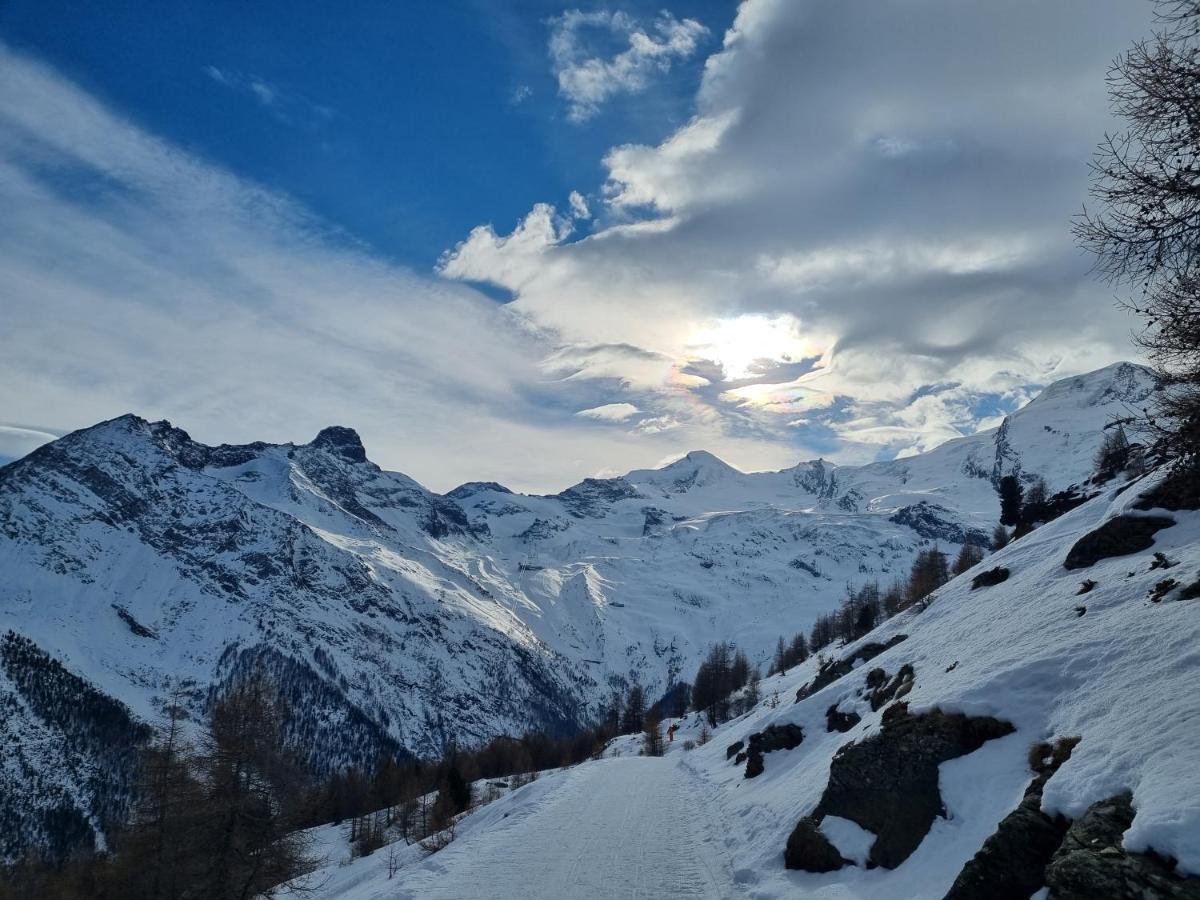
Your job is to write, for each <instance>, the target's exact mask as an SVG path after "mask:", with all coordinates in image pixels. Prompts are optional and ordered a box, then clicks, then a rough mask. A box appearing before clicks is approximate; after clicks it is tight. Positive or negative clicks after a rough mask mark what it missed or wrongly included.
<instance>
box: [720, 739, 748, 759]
mask: <svg viewBox="0 0 1200 900" xmlns="http://www.w3.org/2000/svg"><path fill="white" fill-rule="evenodd" d="M745 746H746V743H745V741H736V742H734V743H732V744H730V745H729V746H728V747H726V748H725V758H726V759H733V757H734V756H735V755H737V753H738V752H739V751H741V749H742V748H743V747H745Z"/></svg>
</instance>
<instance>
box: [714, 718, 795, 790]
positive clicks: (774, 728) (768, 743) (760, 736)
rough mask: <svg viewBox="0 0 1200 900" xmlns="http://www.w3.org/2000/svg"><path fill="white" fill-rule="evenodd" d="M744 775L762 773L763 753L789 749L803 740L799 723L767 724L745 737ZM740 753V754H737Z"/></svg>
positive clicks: (749, 775) (750, 776)
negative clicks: (746, 743)
mask: <svg viewBox="0 0 1200 900" xmlns="http://www.w3.org/2000/svg"><path fill="white" fill-rule="evenodd" d="M747 740H748V741H749V746H748V747H747V754H746V755H747V759H746V777H747V778H754V777H755V776H757V775H761V774H762V773H763V754H764V753H772V752H774V751H775V750H791V749H792V748H794V747H799V746H800V744H801V742H802V741H803V740H804V730H803V729H802V728H801V727H800V726H799V725H793V724H791V723H788V724H785V725H768V726H767V727H766V728H764V729H763V730H762V731H756V732H755V733H754V734H752V735H750V737H749V738H748V739H747ZM727 752H728V751H727ZM739 755H740V754H739Z"/></svg>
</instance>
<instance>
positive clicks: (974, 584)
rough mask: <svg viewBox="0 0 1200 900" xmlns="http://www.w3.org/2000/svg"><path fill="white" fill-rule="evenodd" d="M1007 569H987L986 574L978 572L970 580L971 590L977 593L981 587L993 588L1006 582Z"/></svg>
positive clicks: (998, 567) (999, 567) (997, 567)
mask: <svg viewBox="0 0 1200 900" xmlns="http://www.w3.org/2000/svg"><path fill="white" fill-rule="evenodd" d="M1008 574H1009V573H1008V569H1005V568H1002V567H1001V566H996V568H994V569H988V570H987V571H986V572H980V573H979V574H978V575H976V576H975V577H974V578H972V579H971V590H973V591H977V590H979V588H981V587H994V586H995V585H997V584H1001V583H1002V582H1005V581H1008Z"/></svg>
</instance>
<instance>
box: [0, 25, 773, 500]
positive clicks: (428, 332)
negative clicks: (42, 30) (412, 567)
mask: <svg viewBox="0 0 1200 900" xmlns="http://www.w3.org/2000/svg"><path fill="white" fill-rule="evenodd" d="M0 209H3V210H4V211H5V221H4V225H5V227H4V228H3V229H0V323H2V325H0V421H3V422H6V423H9V424H8V425H6V426H5V427H4V428H3V429H0V455H13V456H17V455H22V454H23V453H25V452H28V450H30V449H32V448H33V446H35V445H36V444H37V443H40V442H41V441H42V440H44V439H46V435H47V434H49V435H54V434H60V433H64V432H66V431H70V430H73V429H76V428H82V427H86V426H88V425H91V424H94V423H95V422H97V421H100V420H102V419H107V418H112V417H114V416H117V415H121V414H122V413H126V412H135V413H138V414H140V415H143V416H145V417H147V418H151V419H158V418H168V419H170V420H172V421H173V422H174V423H175V424H177V425H179V426H180V427H183V428H185V429H187V430H188V431H189V432H190V433H191V434H192V435H193V436H194V437H195V438H197V439H198V440H202V441H206V442H209V443H221V442H241V441H250V440H267V441H306V440H310V439H311V438H312V437H313V436H314V435H315V434H316V432H317V431H318V430H319V429H321V428H322V427H324V426H326V425H330V424H344V425H349V426H352V427H355V428H357V429H358V430H359V431H360V432H361V433H362V436H363V439H364V442H365V444H366V447H367V452H368V454H369V455H370V457H371V458H372V459H373V460H375V461H376V462H378V463H380V464H381V465H384V466H386V467H388V468H393V469H397V470H400V471H404V472H407V473H409V474H411V475H413V476H414V477H416V478H418V479H420V480H422V481H423V482H425V483H427V484H429V485H430V486H431V487H434V488H438V489H448V488H450V487H453V486H454V485H455V484H457V483H459V482H462V481H466V480H469V479H485V480H496V481H500V482H502V483H506V484H509V485H510V486H512V487H514V488H517V489H527V490H536V491H543V490H558V489H561V488H562V487H564V486H566V485H568V484H571V483H573V482H575V481H577V480H578V479H579V478H581V477H583V476H584V475H586V474H588V473H590V472H594V471H597V470H600V469H604V468H610V469H616V470H618V471H628V470H629V469H633V468H639V467H644V466H646V465H649V464H650V463H652V462H653V461H654V460H656V459H659V458H661V457H663V456H665V455H668V454H671V453H678V452H682V451H684V450H687V449H688V448H690V447H694V446H709V447H713V448H714V449H715V450H716V451H717V452H721V453H722V454H723V455H727V456H729V458H732V459H738V460H739V461H741V462H742V463H743V464H745V465H765V466H781V465H784V464H786V463H788V462H789V461H792V458H793V456H794V453H795V451H794V450H793V449H792V448H789V447H783V446H779V445H763V444H762V443H761V442H758V441H754V440H750V439H740V438H736V437H734V438H730V437H728V436H726V435H725V434H724V433H723V431H722V429H721V428H720V425H719V423H717V422H712V421H701V420H697V419H695V418H694V417H689V418H687V419H686V421H685V422H684V424H681V425H680V426H679V427H677V428H672V429H667V430H662V431H657V432H653V433H651V432H649V431H647V432H646V433H641V434H631V433H630V431H629V430H628V429H624V428H606V429H597V428H596V427H595V423H594V422H593V421H590V420H589V419H588V417H579V416H576V415H575V413H576V412H577V411H578V410H581V409H595V408H598V407H603V406H605V405H609V404H612V403H614V402H618V401H621V402H629V403H631V405H636V407H637V408H638V409H639V410H645V411H646V413H647V414H648V415H650V416H653V417H660V418H661V417H665V416H668V415H670V414H671V405H670V403H669V402H661V403H660V402H659V399H658V398H657V396H656V395H654V394H653V393H646V392H644V391H640V390H638V389H635V388H633V387H632V386H630V387H622V385H621V379H622V377H623V374H621V373H626V372H628V371H630V370H631V369H634V370H636V371H637V372H638V378H639V379H640V380H641V381H642V382H645V383H655V382H657V383H661V381H662V379H663V378H665V377H667V375H668V374H669V373H670V362H669V361H668V360H665V359H663V358H661V357H659V356H656V355H655V354H653V353H648V352H646V351H644V350H642V349H640V348H636V347H622V346H619V345H604V344H601V343H598V342H596V341H588V342H584V343H578V342H574V343H573V342H569V341H564V340H563V339H562V338H561V336H560V335H559V334H558V333H557V332H556V331H555V330H554V329H553V328H551V327H548V326H547V325H546V324H545V323H542V322H538V321H536V320H535V319H534V318H533V317H531V316H530V315H529V314H528V313H527V312H526V311H525V310H522V309H519V308H516V307H511V306H505V305H497V304H496V303H495V302H494V301H493V300H492V299H490V298H489V297H486V296H484V295H482V294H480V293H478V292H476V291H474V290H472V289H470V288H468V287H466V286H464V285H458V284H453V283H450V282H447V281H445V280H443V279H439V278H430V277H425V276H423V275H418V274H415V273H413V272H411V271H409V270H406V269H403V268H399V267H397V266H394V265H392V264H390V263H388V262H385V261H383V260H381V259H379V258H378V257H375V256H373V255H371V254H370V253H369V252H368V251H367V250H365V249H364V248H362V247H360V246H357V245H355V244H354V243H352V242H350V241H349V240H348V239H347V238H346V236H345V235H344V234H342V233H340V232H336V231H333V230H332V229H330V228H328V227H327V226H326V225H325V224H324V223H322V222H321V221H319V220H317V219H315V218H314V217H312V216H311V215H310V214H309V213H307V212H306V211H305V210H304V209H303V208H301V207H299V206H298V205H297V204H296V203H295V202H293V201H292V200H290V199H289V198H287V197H285V196H281V195H279V194H276V193H273V192H270V191H267V190H264V189H263V188H261V187H260V186H257V185H255V184H253V183H251V182H248V181H245V180H243V179H240V178H238V177H236V176H234V175H232V174H230V173H229V172H226V171H224V170H222V169H220V168H217V167H215V166H213V165H211V164H209V163H207V162H205V161H203V160H200V159H197V158H196V157H193V156H191V155H189V154H187V153H185V152H183V151H181V150H180V149H178V148H176V147H174V146H172V145H170V144H168V143H166V142H164V141H162V140H160V139H158V138H156V137H155V136H154V135H152V134H149V133H147V132H146V131H144V130H143V129H141V128H140V127H138V126H137V125H135V124H133V123H132V122H130V121H128V120H126V119H124V118H122V117H121V116H120V115H118V114H116V113H114V112H113V111H112V110H111V109H109V108H107V107H106V106H105V105H103V104H102V103H100V102H98V101H97V100H95V99H94V98H93V97H91V96H89V95H88V94H87V93H86V92H84V91H83V90H81V89H80V88H78V87H77V86H75V85H74V84H72V83H71V82H69V81H68V80H66V79H65V78H63V77H62V76H61V75H59V74H58V73H57V72H55V71H54V70H53V69H51V68H49V67H47V66H45V65H42V64H40V63H38V62H36V61H34V60H32V59H30V58H28V57H26V56H24V55H22V54H19V53H17V52H14V51H12V50H11V49H9V48H7V47H6V46H5V45H4V44H3V43H0ZM568 228H569V223H566V222H564V221H562V220H560V219H558V218H557V217H556V216H555V215H554V214H553V213H552V212H551V211H549V210H548V208H547V209H546V210H542V211H540V212H539V214H538V215H534V216H532V217H531V218H530V219H529V220H528V221H527V222H526V225H525V228H524V231H522V232H521V233H520V234H519V235H518V236H517V237H516V238H515V239H514V238H513V237H512V236H510V237H507V238H499V237H496V235H495V233H494V231H491V230H489V229H484V230H483V232H482V233H481V234H482V235H483V236H481V237H480V239H479V246H480V247H481V248H482V250H483V251H485V255H484V256H483V257H476V258H474V259H473V260H472V261H471V264H472V265H474V266H476V267H478V268H477V270H476V271H477V272H478V274H480V275H488V274H489V273H490V272H491V269H485V268H484V267H483V265H484V262H488V261H490V263H489V264H491V265H502V259H503V254H504V253H505V252H507V253H511V254H514V255H515V256H516V257H518V258H521V257H523V256H526V255H528V254H535V255H536V253H537V252H538V251H539V250H540V249H545V248H548V247H554V246H556V245H557V242H559V241H561V240H562V239H563V237H564V236H565V234H566V233H567V229H568ZM487 234H490V236H491V238H492V239H494V240H493V244H494V245H493V246H491V247H490V248H489V246H488V242H487V241H486V240H484V239H483V237H485V236H486V235H487ZM518 251H520V252H518ZM486 253H491V254H493V255H492V256H490V257H488V256H486ZM465 262H466V260H464V261H463V263H464V264H465ZM464 271H466V269H464ZM511 277H513V278H521V277H527V274H526V273H524V272H523V271H521V270H519V269H518V270H514V272H513V273H512V276H511ZM639 367H640V368H639ZM643 395H644V396H645V400H646V402H645V403H643ZM667 400H668V401H669V398H667ZM17 423H21V424H17ZM39 432H44V433H45V434H41V433H39ZM531 460H537V465H536V466H532V465H531V464H530V461H531Z"/></svg>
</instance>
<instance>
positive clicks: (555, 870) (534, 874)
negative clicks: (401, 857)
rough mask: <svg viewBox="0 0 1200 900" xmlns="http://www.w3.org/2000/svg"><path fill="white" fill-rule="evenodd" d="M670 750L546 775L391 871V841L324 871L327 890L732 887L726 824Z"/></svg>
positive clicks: (506, 896) (515, 898) (545, 893)
mask: <svg viewBox="0 0 1200 900" xmlns="http://www.w3.org/2000/svg"><path fill="white" fill-rule="evenodd" d="M698 787H699V786H698V785H697V784H696V783H695V782H694V781H693V777H692V776H691V775H690V774H689V773H688V772H687V770H685V769H684V768H682V767H680V766H678V765H676V764H675V763H674V762H673V761H672V760H670V759H666V758H658V759H655V758H645V757H642V758H636V757H634V758H624V759H605V760H600V761H597V762H594V763H589V764H586V765H582V766H578V767H576V768H574V769H571V770H567V771H565V772H559V773H555V774H551V775H547V776H544V777H542V778H540V779H538V780H537V781H536V782H534V783H533V784H530V785H526V786H525V787H522V788H520V789H518V790H517V791H515V792H514V793H513V794H512V795H510V796H508V797H505V798H503V799H501V800H498V801H496V802H494V803H492V804H490V805H489V806H487V807H484V808H483V809H482V810H479V811H477V812H475V813H473V814H471V815H469V816H467V817H466V818H465V819H464V820H463V822H462V824H461V825H460V826H459V830H458V833H457V837H456V838H455V840H454V842H453V843H451V844H450V845H449V846H448V847H447V848H446V849H444V850H442V851H440V852H438V853H436V854H433V855H429V856H425V857H423V858H420V859H418V860H415V861H414V860H412V859H411V856H409V857H406V861H407V862H408V863H409V864H408V865H406V866H405V867H404V868H403V869H402V870H401V871H400V872H399V873H398V874H397V875H396V876H395V878H393V879H390V880H389V879H388V878H387V859H386V854H387V851H386V849H384V850H380V851H376V853H375V854H373V855H372V856H371V857H368V858H367V859H363V860H357V861H355V862H354V863H352V864H350V865H349V866H344V867H340V868H339V869H336V870H334V871H333V872H332V874H329V873H327V872H326V871H321V872H318V873H317V874H316V875H315V876H313V878H312V879H311V883H313V884H321V882H322V881H323V880H324V884H323V885H322V886H321V887H319V888H318V889H317V896H319V897H322V898H328V900H383V898H389V900H393V898H395V900H399V898H413V900H416V898H421V900H437V898H446V900H463V898H468V897H488V898H492V900H525V898H531V900H537V898H546V900H562V898H567V897H589V898H590V897H644V898H657V897H694V898H712V900H717V898H724V897H730V896H733V895H734V892H735V890H736V888H735V886H734V876H733V872H732V870H731V869H730V868H729V865H728V858H727V855H726V853H725V848H724V846H723V844H722V843H721V841H720V839H719V823H718V822H717V821H715V820H714V818H713V811H712V810H711V809H710V808H709V806H708V804H707V801H706V800H705V798H704V794H703V791H702V790H698Z"/></svg>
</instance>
